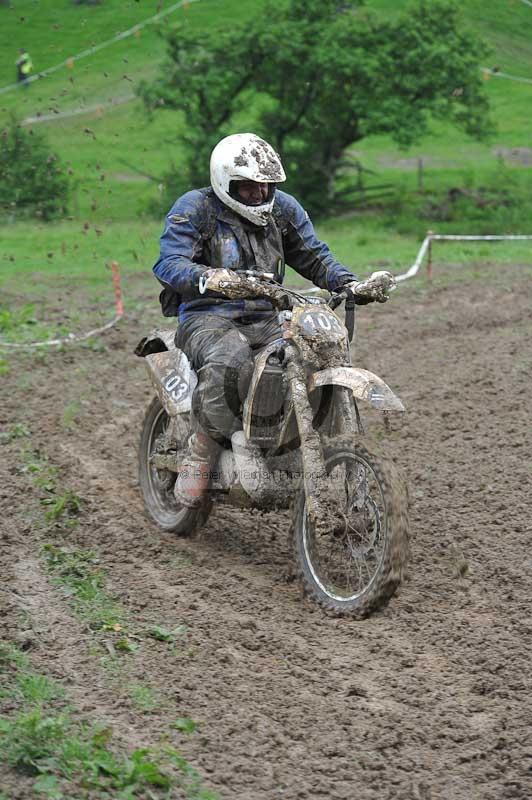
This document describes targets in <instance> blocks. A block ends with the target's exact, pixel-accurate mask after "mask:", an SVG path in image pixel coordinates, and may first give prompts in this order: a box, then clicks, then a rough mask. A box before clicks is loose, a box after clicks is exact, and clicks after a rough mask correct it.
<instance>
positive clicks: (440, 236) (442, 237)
mask: <svg viewBox="0 0 532 800" xmlns="http://www.w3.org/2000/svg"><path fill="white" fill-rule="evenodd" d="M444 241H447V242H504V241H510V242H523V241H532V235H530V236H529V235H528V234H527V235H524V234H518V235H515V236H512V235H508V236H495V235H494V236H469V235H466V234H463V235H462V234H445V233H428V234H427V236H425V238H424V239H423V243H422V245H421V247H420V248H419V253H418V254H417V257H416V260H415V261H414V263H413V264H412V266H411V267H410V269H409V270H407V271H406V272H404V273H403V274H402V275H395V280H396V281H397V282H398V283H400V282H401V281H406V280H407V279H408V278H413V277H414V275H417V273H418V272H419V268H420V267H421V265H422V263H423V259H424V258H425V256H426V254H427V251H428V249H429V247H430V244H431V242H444Z"/></svg>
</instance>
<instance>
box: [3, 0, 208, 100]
mask: <svg viewBox="0 0 532 800" xmlns="http://www.w3.org/2000/svg"><path fill="white" fill-rule="evenodd" d="M197 2H199V0H181V2H179V3H174V5H173V6H170V8H167V9H165V10H164V11H160V12H159V13H158V14H155V15H154V16H153V17H149V18H148V19H145V20H144V21H143V22H139V23H138V24H137V25H133V27H132V28H129V29H128V30H127V31H122V32H121V33H117V34H116V36H113V38H112V39H107V40H106V41H105V42H101V43H100V44H96V45H94V47H89V48H88V49H87V50H82V52H81V53H78V54H77V55H75V56H70V57H69V58H66V59H65V60H64V61H61V63H60V64H56V65H55V66H53V67H49V68H48V69H45V70H43V71H42V72H37V73H36V74H35V75H32V76H31V77H29V78H28V79H27V80H26V83H33V81H38V80H39V78H46V77H47V76H48V75H52V73H54V72H57V70H59V69H62V68H63V67H66V66H68V65H70V64H72V63H73V62H75V61H79V60H80V59H82V58H87V56H92V55H93V54H94V53H97V52H98V51H99V50H103V49H104V47H109V45H111V44H114V43H115V42H121V41H122V39H127V38H128V36H133V35H134V34H135V33H137V31H140V30H142V28H145V27H146V25H152V24H153V23H154V22H158V21H159V20H160V19H163V17H167V16H168V14H173V12H174V11H177V9H178V8H182V7H183V6H187V5H188V3H197ZM19 88H20V83H18V81H17V82H16V83H10V84H8V85H7V86H2V87H1V88H0V94H5V93H6V92H12V91H13V90H14V89H19Z"/></svg>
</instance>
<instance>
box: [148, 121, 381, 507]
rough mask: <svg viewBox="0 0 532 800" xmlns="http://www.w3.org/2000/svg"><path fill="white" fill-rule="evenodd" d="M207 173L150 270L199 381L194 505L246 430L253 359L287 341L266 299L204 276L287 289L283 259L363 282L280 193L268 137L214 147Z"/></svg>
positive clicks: (185, 497)
mask: <svg viewBox="0 0 532 800" xmlns="http://www.w3.org/2000/svg"><path fill="white" fill-rule="evenodd" d="M210 177H211V185H210V187H208V188H205V189H195V190H193V191H190V192H187V193H186V194H184V195H183V196H182V197H180V198H179V199H178V200H177V201H176V203H175V204H174V206H173V207H172V208H171V209H170V212H169V213H168V215H167V217H166V224H165V228H164V232H163V235H162V237H161V254H160V257H159V260H158V261H157V263H156V264H155V266H154V268H153V271H154V273H155V275H156V277H157V278H158V280H159V281H160V283H161V284H162V285H163V287H164V289H163V291H162V293H161V304H162V306H163V313H164V314H165V315H167V316H174V315H175V316H178V318H179V326H178V329H177V334H176V345H177V347H179V348H180V349H181V350H182V351H183V352H184V353H185V354H186V355H187V357H188V359H189V361H190V363H191V366H192V367H193V369H194V370H195V371H196V372H197V375H198V384H197V386H196V388H195V390H194V393H193V397H192V411H193V413H192V429H193V434H192V436H191V438H190V441H189V445H188V453H187V455H186V457H185V459H184V461H183V462H182V464H181V469H180V472H179V475H178V478H177V480H176V484H175V490H174V491H175V496H176V500H177V502H178V503H179V504H181V505H184V506H188V507H191V508H194V507H197V506H199V505H200V504H201V502H202V499H203V497H204V496H205V494H206V492H207V489H208V486H209V479H210V470H211V468H212V465H213V463H214V460H215V459H216V456H217V453H218V450H219V447H220V445H223V444H224V442H225V441H226V440H228V439H230V438H231V435H232V434H233V433H234V432H235V431H236V430H239V429H240V428H241V420H240V414H239V412H240V406H241V403H242V401H243V400H244V399H245V397H246V393H247V390H248V387H249V382H250V379H251V373H252V363H253V357H254V355H255V354H256V352H257V350H258V349H260V348H261V347H263V346H264V345H266V344H269V343H270V342H272V341H274V340H275V339H278V338H280V336H281V331H280V327H279V322H278V317H277V313H276V311H275V310H274V308H273V306H272V304H271V303H270V302H269V301H268V300H266V299H263V298H257V299H246V300H229V299H227V298H226V297H224V296H223V295H221V294H220V293H217V292H213V291H208V292H206V293H204V294H200V291H199V280H200V278H201V277H202V276H206V277H210V278H212V277H223V279H225V280H238V276H236V275H235V273H234V270H245V269H253V270H259V271H260V272H269V273H272V272H273V273H274V275H275V280H277V281H278V282H279V283H281V282H282V280H283V275H284V265H285V262H286V263H288V264H290V266H291V267H293V268H294V269H295V270H296V271H297V272H298V273H299V274H300V275H302V276H303V277H305V278H307V279H309V280H311V281H312V282H313V283H315V284H316V285H317V286H319V287H321V288H322V289H328V290H329V291H336V290H338V289H340V288H345V287H346V286H349V287H350V288H351V289H353V288H354V286H355V285H356V283H357V280H356V278H355V276H354V275H353V274H352V273H351V272H349V270H348V269H346V267H344V266H342V265H341V264H339V263H338V261H336V259H335V258H334V257H333V255H332V254H331V252H330V250H329V248H328V247H327V245H326V244H324V243H323V242H320V241H319V240H318V239H317V237H316V234H315V232H314V228H313V226H312V223H311V221H310V219H309V216H308V214H307V213H306V212H305V210H304V209H303V208H302V206H301V205H300V204H299V203H298V201H297V200H296V199H295V198H294V197H292V196H291V195H289V194H286V193H285V192H282V191H280V190H278V189H277V188H276V186H277V184H278V183H282V182H283V181H285V180H286V176H285V173H284V170H283V166H282V164H281V160H280V158H279V156H278V155H277V153H276V152H275V150H274V149H273V148H272V147H271V146H270V145H269V144H268V143H267V142H265V141H264V140H263V139H261V138H259V137H258V136H255V135H254V134H252V133H239V134H234V135H232V136H227V137H226V138H225V139H222V140H221V141H220V142H219V143H218V144H217V145H216V147H215V148H214V150H213V151H212V155H211V162H210ZM358 302H367V300H365V301H362V300H359V301H358Z"/></svg>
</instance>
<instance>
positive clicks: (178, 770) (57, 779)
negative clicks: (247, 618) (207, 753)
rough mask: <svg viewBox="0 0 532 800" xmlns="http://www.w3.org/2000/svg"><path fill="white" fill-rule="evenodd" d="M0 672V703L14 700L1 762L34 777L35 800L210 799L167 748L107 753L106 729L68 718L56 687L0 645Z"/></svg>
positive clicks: (0, 744)
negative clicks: (88, 798)
mask: <svg viewBox="0 0 532 800" xmlns="http://www.w3.org/2000/svg"><path fill="white" fill-rule="evenodd" d="M0 666H1V667H2V672H3V673H4V674H5V676H6V677H5V679H4V685H3V687H2V688H3V696H4V697H5V696H9V697H10V698H12V699H14V700H15V707H13V703H12V704H11V705H10V709H9V712H10V713H9V714H7V715H3V716H1V717H0V762H1V763H3V765H4V767H10V768H11V769H13V770H15V772H19V773H23V774H26V775H33V776H34V777H35V781H34V784H33V789H34V791H35V793H36V794H40V795H45V796H46V797H48V798H49V800H66V799H67V798H71V797H81V796H83V797H86V796H91V797H92V796H97V797H100V798H110V799H111V798H112V800H133V798H146V797H149V798H151V799H152V800H158V798H161V800H162V798H178V797H183V796H184V797H186V798H187V799H188V800H216V797H215V795H214V794H213V793H212V792H210V791H208V790H206V789H204V788H203V787H202V785H201V780H200V778H199V776H198V774H197V772H196V771H195V770H194V769H193V767H191V765H190V764H188V762H187V761H186V760H185V759H184V758H183V757H182V756H181V755H180V754H179V753H177V752H176V751H175V750H173V749H171V748H165V749H160V748H141V749H137V750H134V751H133V752H132V753H130V754H129V755H121V754H118V753H116V752H114V751H113V750H112V749H111V738H112V735H111V731H110V729H109V728H102V727H91V726H89V725H87V724H85V723H83V722H80V721H78V720H77V719H75V718H74V716H73V713H72V710H71V709H70V708H69V707H68V706H67V705H66V703H65V701H64V700H63V699H62V698H63V696H64V693H63V691H62V689H61V687H56V685H55V684H54V683H52V682H51V681H49V680H48V679H47V678H46V676H44V675H39V674H37V673H34V672H32V670H31V668H30V666H29V661H28V659H27V657H26V656H25V655H24V654H23V653H21V652H20V651H18V650H17V649H16V648H14V647H11V646H10V645H6V644H2V645H0ZM4 774H5V773H4Z"/></svg>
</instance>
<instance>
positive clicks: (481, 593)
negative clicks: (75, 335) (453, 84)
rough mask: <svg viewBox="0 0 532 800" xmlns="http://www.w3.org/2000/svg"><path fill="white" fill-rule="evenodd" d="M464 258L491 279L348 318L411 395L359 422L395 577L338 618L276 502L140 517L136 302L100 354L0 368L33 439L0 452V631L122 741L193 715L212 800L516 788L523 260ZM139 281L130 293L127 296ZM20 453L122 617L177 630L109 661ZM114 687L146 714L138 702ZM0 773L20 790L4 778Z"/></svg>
mask: <svg viewBox="0 0 532 800" xmlns="http://www.w3.org/2000/svg"><path fill="white" fill-rule="evenodd" d="M482 269H483V270H484V274H485V276H486V280H485V282H484V281H481V280H480V279H478V277H477V278H476V279H473V278H468V279H465V278H464V277H463V273H462V272H461V270H460V269H458V268H456V269H453V268H452V267H447V268H446V269H445V270H443V269H442V270H441V272H440V273H439V274H443V275H445V276H446V278H448V284H447V285H445V286H435V287H434V288H432V289H431V290H430V291H429V290H426V289H425V288H418V287H416V285H414V284H412V285H408V286H406V285H404V286H403V287H402V288H401V290H400V291H399V292H397V295H396V296H395V297H394V298H393V300H392V302H390V303H388V304H387V305H386V306H382V307H367V308H365V309H362V311H361V312H360V314H359V321H358V333H359V343H358V345H357V361H358V362H359V364H361V365H362V366H364V367H366V368H368V369H372V370H374V371H375V372H377V373H378V374H380V375H382V377H383V378H384V379H385V380H387V382H388V383H389V384H390V385H391V386H392V387H393V388H394V389H395V390H396V391H397V393H398V394H399V395H400V397H401V398H402V399H403V401H404V403H405V405H406V406H407V409H408V413H407V415H406V417H405V419H404V422H403V423H402V425H394V430H393V431H392V433H391V434H390V435H389V437H387V438H383V436H382V434H381V429H380V427H375V426H374V421H373V420H372V422H371V429H370V431H369V439H370V440H373V441H374V442H376V443H377V445H378V446H379V447H386V448H388V450H389V452H391V453H392V455H393V457H394V460H395V461H396V463H397V464H398V465H399V466H400V467H401V468H402V469H403V470H404V472H405V473H406V475H407V478H408V482H409V486H410V496H411V524H412V536H413V538H412V558H411V564H410V567H409V576H408V579H407V582H406V583H405V584H404V585H403V586H402V588H401V589H400V591H399V593H398V594H397V596H396V597H395V598H394V599H393V600H392V602H391V603H390V605H389V606H388V608H387V609H385V610H384V611H382V612H381V613H378V614H375V615H374V616H373V617H372V618H370V619H367V620H365V621H363V622H353V621H350V620H345V619H333V618H329V617H327V616H324V614H323V613H322V612H321V611H320V610H318V609H316V608H314V607H313V606H312V605H310V604H309V602H308V601H306V600H304V599H303V598H302V596H301V593H300V590H299V587H298V585H297V584H296V583H295V582H293V581H291V580H290V574H291V570H290V568H289V555H288V549H287V528H288V518H287V517H285V516H279V515H278V516H275V515H265V516H259V515H255V514H250V513H243V512H237V511H234V510H230V509H223V510H220V511H218V512H217V513H216V514H215V515H214V516H213V517H212V518H211V520H210V521H209V523H208V525H207V527H206V528H205V529H204V530H203V531H202V532H201V533H200V534H198V535H197V536H196V537H195V538H194V539H190V540H183V539H181V540H180V539H177V538H175V537H174V536H171V535H169V534H164V533H160V532H159V531H158V530H156V529H155V528H154V527H153V526H152V525H151V524H150V522H148V521H147V520H146V519H145V517H144V516H143V509H142V504H141V500H140V496H139V491H138V486H137V479H136V455H135V445H136V440H137V437H138V429H139V425H140V421H141V418H142V413H143V409H144V407H145V406H146V405H147V402H148V401H149V399H150V390H149V387H148V384H147V381H146V379H145V373H144V367H143V364H142V362H141V361H140V360H139V359H136V358H135V356H133V355H132V350H133V347H134V345H135V344H136V341H137V340H138V339H139V338H140V337H141V335H143V334H144V333H145V332H146V330H147V329H149V328H150V327H152V326H153V325H154V324H155V323H156V322H158V320H159V318H158V316H157V314H156V312H155V307H154V308H153V310H151V311H150V312H149V313H148V312H147V311H137V312H135V313H134V314H133V315H131V316H129V317H128V318H127V319H126V320H125V321H123V322H122V323H121V324H120V326H119V328H117V329H115V330H113V331H112V332H111V333H109V334H107V335H106V336H105V337H104V338H102V340H101V343H102V344H104V345H105V347H106V350H105V351H104V352H93V351H92V350H90V349H80V348H72V349H68V350H66V351H64V352H50V353H49V354H48V355H47V357H46V358H45V360H44V362H43V363H39V361H37V360H35V358H34V357H31V356H28V355H24V356H21V357H20V361H19V370H18V371H17V370H15V369H14V368H13V367H12V369H11V372H10V374H9V375H7V376H4V377H3V378H2V381H3V383H2V405H1V412H0V413H1V417H0V422H1V423H2V427H3V429H4V430H6V429H10V426H11V425H12V424H13V423H20V422H22V423H25V424H26V425H28V426H29V427H30V429H31V431H32V437H31V439H30V440H28V439H24V440H21V439H11V440H6V439H9V437H5V439H4V441H3V443H2V445H1V446H0V455H1V460H0V515H1V516H0V519H1V522H0V525H1V527H2V560H3V563H2V576H3V581H4V583H3V588H4V590H5V589H7V593H6V592H5V591H3V593H2V594H1V595H0V598H1V601H2V604H3V606H4V613H3V614H2V626H3V631H2V632H3V634H4V635H5V636H6V637H7V638H8V639H10V640H17V641H19V642H20V641H23V643H24V646H25V647H26V648H27V653H28V655H29V656H30V658H31V660H32V664H33V665H34V666H35V667H36V668H37V669H39V670H40V671H42V672H45V673H46V674H47V675H49V676H51V677H55V678H57V679H59V680H61V681H62V682H63V683H64V684H65V686H66V687H67V690H68V693H69V697H70V699H71V701H72V703H73V704H74V705H75V706H76V707H77V709H78V710H79V714H80V715H81V717H82V718H84V719H87V720H88V721H95V720H98V721H100V722H101V721H105V722H107V723H109V724H110V725H111V726H112V728H113V731H114V736H115V740H117V741H118V742H119V743H120V745H121V746H123V747H124V749H128V748H129V749H130V748H132V747H134V746H139V745H149V744H153V743H156V742H157V741H159V740H160V737H161V736H163V735H165V734H168V726H169V723H170V722H171V721H172V720H174V719H176V718H177V717H191V718H193V719H194V720H196V721H197V722H198V731H197V732H196V733H195V734H193V735H190V736H185V735H183V734H180V733H179V732H178V731H175V730H174V732H173V733H172V734H170V740H171V743H172V744H173V745H174V746H176V747H178V748H179V750H180V751H181V752H182V753H183V755H184V756H185V757H186V758H187V759H189V760H190V762H191V763H192V764H193V765H194V766H195V767H196V768H197V769H198V770H199V772H200V773H201V775H202V777H203V779H204V782H205V785H206V786H207V787H209V788H211V789H212V790H214V791H215V792H216V793H217V794H218V796H219V797H220V798H222V799H223V800H255V799H256V800H274V799H275V800H278V799H279V798H286V800H296V798H298V799H299V798H301V799H302V798H309V799H311V798H312V799H314V798H316V799H318V798H330V800H351V799H353V800H354V799H355V798H356V800H436V798H438V799H439V798H442V799H443V798H445V799H446V800H447V799H449V800H505V798H521V800H526V799H527V798H530V797H532V776H531V772H530V768H531V756H532V744H531V741H530V733H531V723H532V701H531V695H530V690H531V685H530V684H531V680H530V678H531V669H530V664H531V661H530V656H531V649H530V643H531V638H532V630H531V613H530V601H529V584H530V533H531V523H530V518H531V513H530V459H531V445H532V433H531V428H532V426H531V424H530V389H531V374H532V369H531V353H532V324H531V307H532V288H531V281H530V277H531V270H530V268H529V267H528V268H525V267H519V266H513V267H512V266H508V267H504V268H497V269H496V268H495V267H490V266H489V265H484V267H483V268H482ZM148 280H149V279H146V280H145V281H143V282H142V284H141V283H140V282H139V283H135V282H134V281H132V282H131V284H130V285H128V286H127V287H126V291H128V292H129V293H130V296H131V295H133V296H136V297H137V298H141V297H143V298H144V300H145V299H146V297H147V296H149V293H150V292H153V287H152V285H151V283H149V282H148ZM153 294H155V292H153ZM12 299H13V300H14V301H16V299H17V298H16V297H15V296H13V298H12ZM78 299H79V298H78ZM60 304H61V298H58V306H60ZM76 404H77V405H76ZM65 409H67V412H65ZM68 409H70V411H68ZM72 409H74V411H73V410H72ZM76 409H77V410H76ZM28 446H31V447H32V448H34V449H39V450H41V451H42V452H43V453H45V454H46V455H47V457H48V458H49V459H50V462H51V463H53V464H55V465H58V466H59V467H60V468H61V473H60V474H61V481H62V484H63V485H64V486H66V487H68V488H69V489H71V490H73V491H74V492H76V493H77V494H78V495H80V496H81V497H82V498H83V501H84V503H83V510H82V513H81V515H80V517H79V523H78V525H77V527H76V528H75V529H74V530H73V532H72V533H71V534H70V539H69V542H68V544H69V546H75V547H81V548H91V549H94V550H95V551H97V552H98V554H99V557H100V564H101V566H102V568H104V569H105V570H106V572H107V575H108V580H107V590H108V592H110V593H112V594H113V595H115V596H116V597H117V598H118V600H119V602H120V603H121V604H122V606H123V607H124V608H125V609H126V610H127V613H128V615H129V618H130V620H131V623H130V624H131V625H132V626H133V628H135V627H137V628H138V629H139V630H140V629H142V628H143V626H146V625H149V624H158V625H163V626H166V627H168V628H173V627H175V626H176V625H186V627H187V631H186V633H184V634H182V637H181V638H180V640H179V646H178V647H176V648H175V649H173V650H172V649H171V648H169V646H168V644H167V643H165V642H158V641H155V640H153V639H150V640H147V639H142V640H141V642H140V646H139V649H138V650H137V651H136V652H134V653H130V654H126V655H124V656H122V657H121V658H120V659H119V664H118V666H116V665H115V669H114V671H113V669H110V668H109V665H108V663H107V662H108V660H109V659H107V662H106V660H105V656H106V655H107V656H108V653H106V652H105V650H104V649H103V648H102V645H101V643H99V641H98V640H97V638H95V636H94V635H93V634H91V631H90V630H89V629H88V628H87V627H86V626H85V625H84V624H83V622H82V621H80V620H79V619H77V618H76V617H75V616H74V614H73V612H72V610H71V608H70V606H69V604H68V602H67V600H66V599H65V596H64V594H63V592H62V591H61V589H60V588H56V587H54V586H53V585H52V584H51V582H50V580H49V578H48V577H47V573H46V570H45V568H44V565H43V562H42V559H41V557H40V554H39V552H40V547H41V545H42V542H43V538H42V537H43V534H42V531H41V532H39V526H38V524H37V522H36V518H37V515H38V514H39V513H40V511H39V505H38V498H39V490H38V489H36V488H35V487H33V486H32V484H31V482H30V481H29V480H28V476H27V475H25V474H23V473H21V472H20V471H19V467H20V465H21V463H22V456H21V451H22V449H23V448H24V447H28ZM64 543H65V542H63V544H64ZM106 663H107V666H106V665H105V664H106ZM132 685H145V686H148V687H150V688H151V690H152V691H153V693H154V694H155V695H156V696H157V698H158V702H159V704H158V707H157V708H155V709H154V710H152V711H149V710H145V711H143V710H141V709H139V708H138V704H137V705H135V703H133V701H132V699H131V694H130V693H129V692H128V687H130V686H132ZM2 786H5V787H6V788H5V789H4V791H6V794H7V796H8V797H9V798H14V799H15V798H16V799H18V798H26V797H28V798H29V797H31V796H33V795H32V793H31V789H30V784H28V783H26V782H25V781H21V780H20V779H18V778H16V777H15V776H14V775H13V774H11V773H9V772H5V773H4V774H3V775H2V777H1V778H0V787H2Z"/></svg>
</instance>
